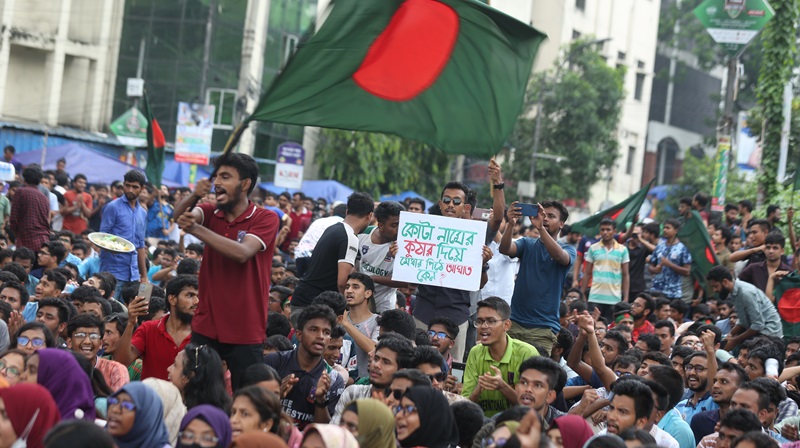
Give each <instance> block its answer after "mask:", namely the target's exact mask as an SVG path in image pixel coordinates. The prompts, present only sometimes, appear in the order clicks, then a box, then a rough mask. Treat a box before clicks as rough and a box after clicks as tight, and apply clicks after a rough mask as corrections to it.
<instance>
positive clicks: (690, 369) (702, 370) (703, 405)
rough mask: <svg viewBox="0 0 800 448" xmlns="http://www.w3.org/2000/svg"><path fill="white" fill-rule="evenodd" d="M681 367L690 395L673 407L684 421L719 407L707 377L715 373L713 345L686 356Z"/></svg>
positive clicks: (715, 361) (713, 375)
mask: <svg viewBox="0 0 800 448" xmlns="http://www.w3.org/2000/svg"><path fill="white" fill-rule="evenodd" d="M712 334H713V333H712ZM704 339H705V338H704ZM683 369H684V371H686V383H687V385H688V386H689V390H690V391H692V396H691V397H689V398H687V399H685V400H682V401H681V402H680V403H678V405H677V406H675V409H676V410H677V411H678V412H680V414H681V416H682V417H683V419H684V420H685V421H686V422H691V421H692V417H694V415H695V414H698V413H700V412H705V411H710V410H712V409H718V408H719V404H717V403H716V402H714V399H713V398H712V397H711V393H710V392H709V384H708V378H709V377H711V378H714V377H716V375H717V359H716V358H715V357H714V350H713V345H712V347H711V350H710V351H708V350H707V351H706V352H694V353H693V354H691V355H689V356H687V357H686V359H684V361H683Z"/></svg>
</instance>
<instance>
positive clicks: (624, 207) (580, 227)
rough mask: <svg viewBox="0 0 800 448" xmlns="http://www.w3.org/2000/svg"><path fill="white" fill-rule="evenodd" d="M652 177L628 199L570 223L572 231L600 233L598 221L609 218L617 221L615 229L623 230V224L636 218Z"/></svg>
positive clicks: (591, 234)
mask: <svg viewBox="0 0 800 448" xmlns="http://www.w3.org/2000/svg"><path fill="white" fill-rule="evenodd" d="M655 181H656V180H655V179H653V180H651V181H650V183H648V184H647V185H645V187H644V188H642V189H641V190H639V191H637V192H636V193H634V194H633V195H631V196H630V197H629V198H628V199H625V200H624V201H622V202H620V203H619V204H617V205H615V206H613V207H610V208H607V209H605V210H603V211H601V212H599V213H596V214H594V215H592V216H590V217H588V218H586V219H584V220H583V221H579V222H576V223H575V224H573V225H572V231H573V232H580V233H582V234H584V235H588V236H595V235H597V234H598V233H600V221H602V220H603V219H604V218H610V219H613V220H614V221H616V222H617V230H625V224H627V223H628V222H631V221H633V220H634V219H636V214H637V213H639V209H640V208H642V203H643V202H644V200H645V198H646V197H647V192H648V191H650V187H652V186H653V182H655Z"/></svg>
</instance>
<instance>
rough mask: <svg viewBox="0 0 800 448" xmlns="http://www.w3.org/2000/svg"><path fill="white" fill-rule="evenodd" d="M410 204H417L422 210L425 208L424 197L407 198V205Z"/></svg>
mask: <svg viewBox="0 0 800 448" xmlns="http://www.w3.org/2000/svg"><path fill="white" fill-rule="evenodd" d="M411 204H419V206H420V207H422V210H425V199H422V198H419V197H415V198H411V199H409V200H408V205H409V207H410V206H411Z"/></svg>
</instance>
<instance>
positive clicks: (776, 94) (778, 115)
mask: <svg viewBox="0 0 800 448" xmlns="http://www.w3.org/2000/svg"><path fill="white" fill-rule="evenodd" d="M770 4H771V5H772V8H773V9H774V10H775V17H773V18H772V20H770V21H769V23H767V26H766V27H765V28H764V30H763V31H762V40H763V42H764V46H763V53H764V56H763V61H762V64H761V72H760V76H759V85H758V104H759V106H760V107H761V114H762V116H763V122H764V125H765V127H764V129H763V135H764V139H763V141H762V145H761V146H762V156H761V170H760V171H759V175H758V183H759V193H760V196H761V197H763V198H764V199H765V201H766V202H769V201H772V200H773V198H775V197H776V196H777V195H778V191H779V186H778V184H777V182H776V175H777V171H778V157H779V153H780V140H781V123H782V122H783V110H782V109H783V87H784V84H786V82H787V81H788V80H789V78H790V76H791V75H792V68H793V67H794V62H795V61H794V59H795V55H796V52H797V47H796V43H795V40H796V38H797V37H796V36H797V34H796V31H795V24H796V23H797V4H796V0H771V1H770Z"/></svg>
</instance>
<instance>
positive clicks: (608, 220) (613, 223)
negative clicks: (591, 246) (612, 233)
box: [598, 218, 617, 229]
mask: <svg viewBox="0 0 800 448" xmlns="http://www.w3.org/2000/svg"><path fill="white" fill-rule="evenodd" d="M603 226H611V228H612V229H616V228H617V222H616V221H614V220H613V219H611V218H603V219H601V220H600V225H598V227H603Z"/></svg>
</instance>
